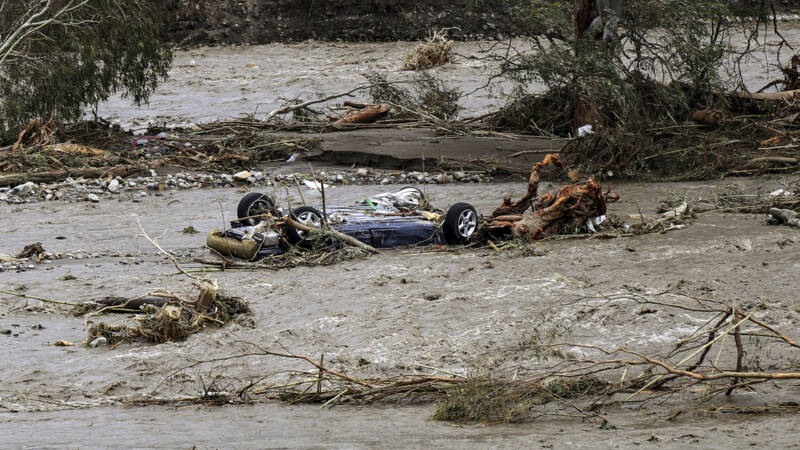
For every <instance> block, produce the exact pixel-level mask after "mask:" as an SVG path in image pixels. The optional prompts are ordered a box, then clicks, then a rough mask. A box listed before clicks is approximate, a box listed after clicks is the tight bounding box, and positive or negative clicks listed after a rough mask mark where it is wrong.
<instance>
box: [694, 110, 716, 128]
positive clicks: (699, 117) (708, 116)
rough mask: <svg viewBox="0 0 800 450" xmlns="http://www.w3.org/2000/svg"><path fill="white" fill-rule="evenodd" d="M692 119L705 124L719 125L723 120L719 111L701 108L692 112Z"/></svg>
mask: <svg viewBox="0 0 800 450" xmlns="http://www.w3.org/2000/svg"><path fill="white" fill-rule="evenodd" d="M692 120H694V121H695V122H698V123H702V124H704V125H711V126H717V125H719V122H720V121H721V120H722V114H720V113H718V112H717V111H711V110H708V109H701V110H699V111H695V113H694V114H692Z"/></svg>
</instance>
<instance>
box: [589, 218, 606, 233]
mask: <svg viewBox="0 0 800 450" xmlns="http://www.w3.org/2000/svg"><path fill="white" fill-rule="evenodd" d="M605 221H606V216H605V214H603V215H602V216H597V217H590V218H588V219H586V229H587V230H589V232H590V233H597V229H595V226H596V225H600V224H601V223H603V222H605Z"/></svg>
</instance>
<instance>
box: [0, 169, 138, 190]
mask: <svg viewBox="0 0 800 450" xmlns="http://www.w3.org/2000/svg"><path fill="white" fill-rule="evenodd" d="M145 169H146V168H145V167H144V166H140V165H127V166H125V165H120V166H111V167H90V168H85V169H67V170H56V171H50V172H36V173H11V174H7V175H0V186H16V185H18V184H23V183H27V182H29V181H32V182H34V183H54V182H56V181H64V180H66V179H67V178H69V177H72V178H100V177H103V176H110V177H117V176H120V177H127V176H130V175H131V174H135V173H137V172H141V171H143V170H145Z"/></svg>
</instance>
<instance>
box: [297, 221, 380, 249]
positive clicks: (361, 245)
mask: <svg viewBox="0 0 800 450" xmlns="http://www.w3.org/2000/svg"><path fill="white" fill-rule="evenodd" d="M283 220H285V221H286V224H287V225H289V226H290V227H294V228H296V229H298V230H300V231H305V232H307V233H329V234H330V235H331V236H333V237H335V238H336V239H337V240H339V241H341V242H344V243H346V244H349V245H352V246H353V247H357V248H360V249H362V250H366V251H368V252H370V253H380V252H379V251H378V250H377V249H376V248H375V247H373V246H371V245H367V244H365V243H363V242H361V241H359V240H358V239H356V238H354V237H352V236H348V235H346V234H344V233H340V232H338V231H336V230H334V229H327V230H325V231H324V232H323V231H322V230H320V229H319V228H314V227H310V226H308V225H304V224H302V223H300V222H297V221H296V220H292V218H291V217H285V218H284V219H283Z"/></svg>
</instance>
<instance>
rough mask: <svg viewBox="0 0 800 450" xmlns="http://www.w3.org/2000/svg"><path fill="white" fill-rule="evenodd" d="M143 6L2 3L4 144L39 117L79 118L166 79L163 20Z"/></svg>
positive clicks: (79, 1) (132, 0)
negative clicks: (115, 97) (113, 98)
mask: <svg viewBox="0 0 800 450" xmlns="http://www.w3.org/2000/svg"><path fill="white" fill-rule="evenodd" d="M152 5H153V2H147V3H145V2H140V1H137V0H122V1H111V0H34V1H30V0H0V142H2V141H3V140H7V139H8V138H9V137H10V136H8V135H9V133H12V132H14V131H15V129H16V128H18V127H20V126H22V125H25V124H26V123H27V122H29V121H31V120H34V119H44V120H48V119H50V118H55V119H60V120H75V119H79V118H80V117H81V116H82V115H83V114H84V112H85V108H86V107H89V106H94V105H97V104H98V103H99V102H102V101H104V100H107V99H108V98H109V97H110V96H111V95H113V94H115V93H121V94H122V95H123V96H128V97H130V98H131V99H132V100H133V101H134V102H135V103H137V104H141V103H143V102H146V101H147V99H148V98H149V95H150V93H151V92H153V90H154V89H155V88H156V85H157V84H158V81H159V80H160V79H163V78H166V76H167V70H168V69H169V66H170V64H171V62H172V52H171V50H170V49H169V48H168V47H166V46H165V45H164V44H162V42H161V40H160V38H161V34H162V30H163V28H164V27H163V22H164V17H165V16H164V14H161V13H160V12H159V11H158V10H157V9H156V8H154V7H153V6H152Z"/></svg>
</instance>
